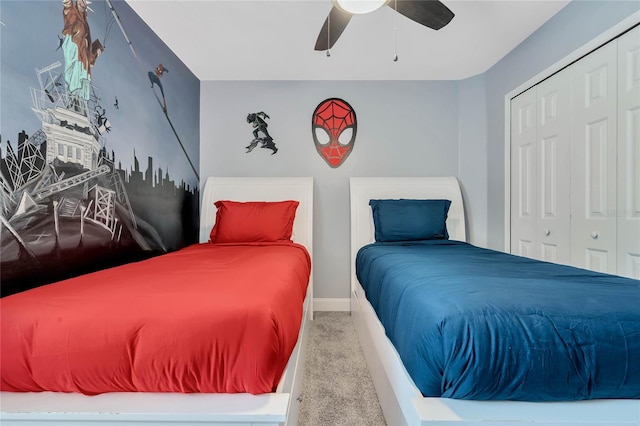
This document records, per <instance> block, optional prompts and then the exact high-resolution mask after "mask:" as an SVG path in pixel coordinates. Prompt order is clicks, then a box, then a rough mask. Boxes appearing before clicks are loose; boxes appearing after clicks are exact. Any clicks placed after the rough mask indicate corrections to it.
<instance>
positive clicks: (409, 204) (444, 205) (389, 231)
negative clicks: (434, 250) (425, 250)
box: [369, 199, 451, 242]
mask: <svg viewBox="0 0 640 426" xmlns="http://www.w3.org/2000/svg"><path fill="white" fill-rule="evenodd" d="M369 205H370V206H371V210H372V212H373V224H374V226H375V237H376V241H379V242H393V241H419V240H446V239H448V238H449V233H448V232H447V214H448V213H449V206H451V201H449V200H408V199H399V200H369Z"/></svg>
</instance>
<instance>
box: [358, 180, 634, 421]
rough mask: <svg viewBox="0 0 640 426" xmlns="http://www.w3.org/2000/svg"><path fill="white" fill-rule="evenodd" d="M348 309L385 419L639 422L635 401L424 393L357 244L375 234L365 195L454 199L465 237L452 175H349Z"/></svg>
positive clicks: (456, 233) (451, 219)
mask: <svg viewBox="0 0 640 426" xmlns="http://www.w3.org/2000/svg"><path fill="white" fill-rule="evenodd" d="M350 197H351V314H352V318H353V322H354V325H355V328H356V333H357V335H358V339H359V341H360V345H361V346H362V349H363V352H364V354H365V358H366V360H367V364H368V367H369V371H370V373H371V376H372V378H373V383H374V385H375V388H376V392H377V394H378V399H379V400H380V404H381V406H382V410H383V413H384V416H385V419H386V421H387V423H388V424H389V425H394V426H396V425H411V426H414V425H428V426H444V425H446V426H463V425H464V426H472V425H475V426H480V425H482V426H494V425H500V426H508V425H525V424H531V423H533V424H536V425H538V424H540V425H545V426H551V425H558V426H578V425H590V426H596V425H597V426H610V425H636V426H637V425H640V400H619V399H618V400H614V399H611V400H591V401H576V402H547V403H540V402H520V401H466V400H455V399H448V398H425V397H423V396H422V394H421V393H420V391H419V390H418V388H417V387H416V386H415V384H414V383H413V381H412V380H411V378H410V377H409V375H408V374H407V371H406V369H405V368H404V366H403V365H402V361H401V360H400V357H399V355H398V353H397V352H396V350H395V348H394V347H393V345H392V344H391V342H390V341H389V339H388V338H387V337H386V335H385V332H384V328H383V327H382V324H381V323H380V321H379V320H378V318H377V316H376V314H375V311H374V310H373V308H372V307H371V304H370V303H369V302H368V301H367V299H366V297H365V295H364V290H363V288H362V286H361V285H360V283H359V282H358V279H357V277H356V275H355V257H356V254H357V252H358V250H359V249H360V248H361V247H362V246H364V245H366V244H369V243H371V242H373V241H374V228H373V219H372V215H371V208H370V207H369V200H370V199H376V198H377V199H385V198H389V199H395V198H420V199H428V198H436V199H448V200H451V202H452V203H451V208H450V210H449V216H448V219H447V229H448V231H449V234H450V239H452V240H460V241H466V227H465V215H464V204H463V202H462V194H461V192H460V186H459V184H458V181H457V179H456V178H455V177H391V178H386V177H371V178H368V177H364V178H351V179H350Z"/></svg>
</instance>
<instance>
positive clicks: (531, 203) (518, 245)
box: [511, 87, 538, 258]
mask: <svg viewBox="0 0 640 426" xmlns="http://www.w3.org/2000/svg"><path fill="white" fill-rule="evenodd" d="M536 121H537V120H536V88H535V87H533V88H531V89H529V90H527V91H526V92H524V93H522V94H520V95H518V96H517V97H515V98H514V99H512V101H511V188H512V193H511V253H513V254H517V255H520V256H526V257H533V258H537V257H538V253H537V251H536V245H537V243H536V239H535V238H536V222H535V221H536V211H537V201H536V200H537V195H536V181H537V167H536V157H537V152H536Z"/></svg>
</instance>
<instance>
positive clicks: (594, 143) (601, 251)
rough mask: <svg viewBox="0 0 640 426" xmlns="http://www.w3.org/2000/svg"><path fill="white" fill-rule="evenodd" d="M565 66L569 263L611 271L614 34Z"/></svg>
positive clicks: (613, 249)
mask: <svg viewBox="0 0 640 426" xmlns="http://www.w3.org/2000/svg"><path fill="white" fill-rule="evenodd" d="M570 68H571V70H572V82H573V86H572V89H573V105H572V113H573V114H572V115H573V124H572V134H573V138H572V145H571V152H572V163H571V197H572V199H571V263H572V264H573V265H575V266H579V267H582V268H587V269H591V270H594V271H600V272H608V273H616V263H617V262H616V237H617V232H616V215H615V211H616V209H617V205H616V184H617V181H616V166H617V156H616V151H617V150H616V133H617V118H616V112H617V99H616V98H617V71H616V68H617V43H616V40H614V41H612V42H609V43H608V44H606V45H604V46H603V47H601V48H599V49H598V50H596V51H595V52H593V53H591V54H589V55H588V56H586V57H584V58H582V59H581V60H579V61H578V62H576V63H575V64H573V66H571V67H570Z"/></svg>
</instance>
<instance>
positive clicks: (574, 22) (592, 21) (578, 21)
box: [485, 0, 640, 250]
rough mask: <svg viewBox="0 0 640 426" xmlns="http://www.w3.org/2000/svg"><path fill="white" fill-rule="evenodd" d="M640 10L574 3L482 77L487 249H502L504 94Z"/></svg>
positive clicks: (624, 4) (622, 4) (638, 5)
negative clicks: (483, 81)
mask: <svg viewBox="0 0 640 426" xmlns="http://www.w3.org/2000/svg"><path fill="white" fill-rule="evenodd" d="M638 10H640V1H612V0H606V1H588V0H574V1H572V2H571V3H569V4H568V5H567V6H565V7H564V8H563V9H562V10H560V12H558V13H557V14H556V15H555V16H554V17H552V18H551V19H550V20H549V21H547V22H546V23H545V24H544V25H543V26H542V27H540V28H539V29H538V31H536V32H535V33H533V34H532V35H531V36H529V38H527V39H526V40H524V41H523V42H522V43H521V44H520V45H519V46H518V47H517V48H515V49H514V50H512V51H511V52H510V53H509V54H508V55H507V56H505V57H504V58H503V59H502V60H500V62H498V63H497V64H496V65H494V66H493V67H492V68H491V69H489V70H488V71H487V72H486V73H485V84H486V107H487V161H488V167H487V171H488V176H487V179H488V189H489V191H488V203H487V206H488V216H487V217H488V222H487V235H488V240H487V244H488V246H489V247H491V248H495V249H499V250H503V249H504V220H505V218H504V200H505V197H504V195H505V194H504V148H505V134H504V129H505V127H504V126H505V123H504V101H505V96H506V95H507V94H508V93H509V92H510V91H511V90H513V89H516V88H517V87H518V86H520V85H522V84H524V83H526V82H527V81H528V80H530V79H531V78H533V77H534V76H536V75H537V74H539V73H540V72H542V71H544V70H545V69H547V68H548V67H550V66H551V65H553V64H555V63H556V62H558V61H560V60H561V59H562V58H564V57H565V56H567V55H569V54H570V53H572V52H573V51H575V50H577V49H578V48H580V47H581V46H583V45H584V44H586V43H587V42H589V41H590V40H592V39H593V38H595V37H597V36H599V35H600V34H602V33H603V32H605V31H607V30H608V29H609V28H611V27H613V26H614V25H616V24H617V23H619V22H620V21H622V20H624V19H625V18H627V17H629V16H630V15H632V14H633V13H635V12H637V11H638Z"/></svg>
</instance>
